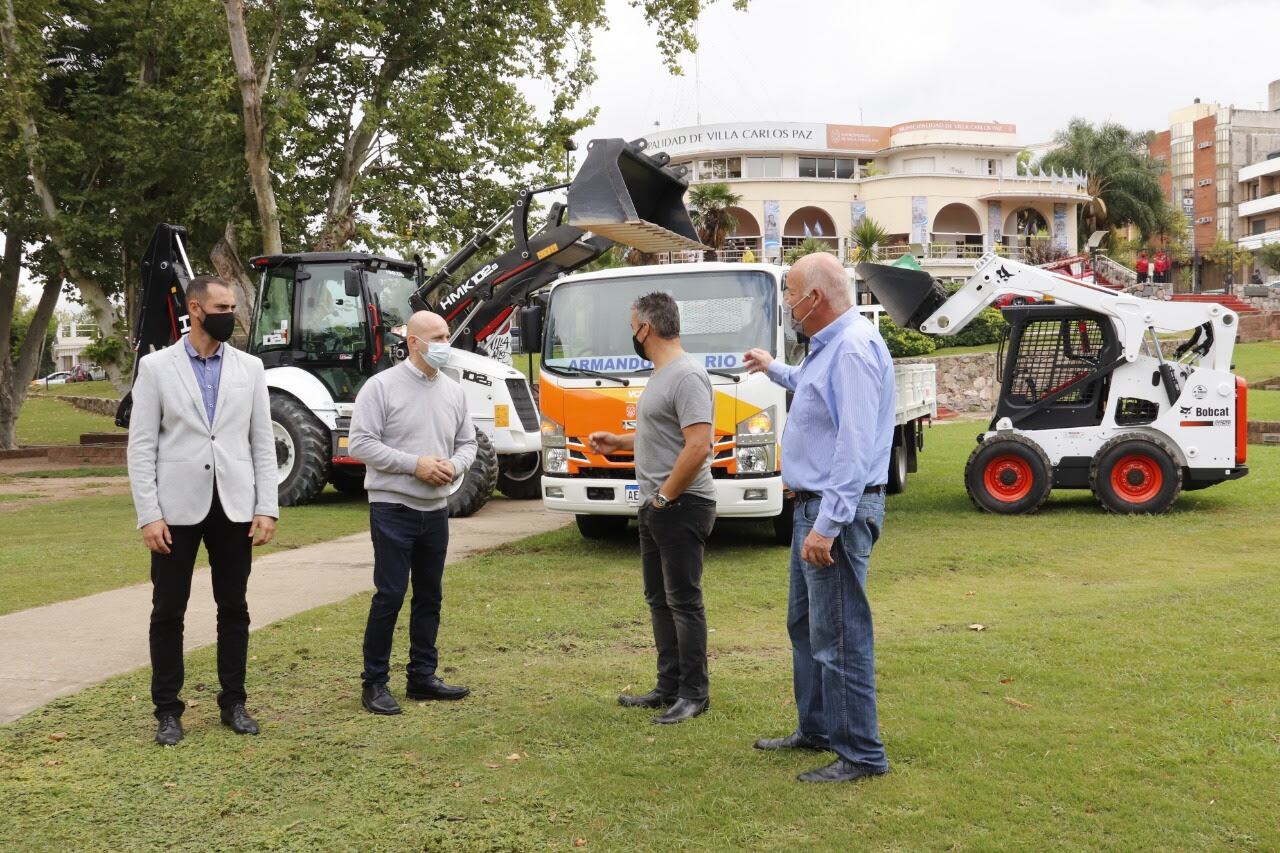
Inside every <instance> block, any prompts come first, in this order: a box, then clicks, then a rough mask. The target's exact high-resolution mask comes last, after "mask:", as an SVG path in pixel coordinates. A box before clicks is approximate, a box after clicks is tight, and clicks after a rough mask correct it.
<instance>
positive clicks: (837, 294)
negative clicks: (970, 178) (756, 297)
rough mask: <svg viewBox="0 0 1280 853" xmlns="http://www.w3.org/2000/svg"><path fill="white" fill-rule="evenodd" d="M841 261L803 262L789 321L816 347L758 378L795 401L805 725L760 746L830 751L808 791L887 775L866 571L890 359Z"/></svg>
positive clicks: (752, 356)
mask: <svg viewBox="0 0 1280 853" xmlns="http://www.w3.org/2000/svg"><path fill="white" fill-rule="evenodd" d="M851 291H852V288H851V287H850V285H849V280H848V276H847V274H846V272H845V270H844V268H843V267H842V266H841V265H840V262H839V261H838V260H836V258H835V256H833V255H829V254H825V253H820V254H813V255H807V256H806V257H804V258H801V259H800V260H799V261H798V262H796V264H795V266H793V267H792V268H791V272H790V274H789V276H788V280H787V291H786V295H785V299H786V302H787V305H788V307H789V308H790V309H791V318H792V319H791V322H792V325H793V326H794V327H795V328H796V330H797V331H799V332H803V333H804V334H805V335H808V336H809V338H810V351H809V355H808V357H807V358H806V359H805V360H804V362H803V363H801V364H800V365H799V366H796V367H791V366H788V365H785V364H782V363H781V362H778V361H774V360H773V358H772V357H771V356H770V355H769V353H767V352H765V351H764V350H752V351H751V352H749V353H747V355H746V359H747V363H748V365H749V367H750V368H751V370H752V371H765V372H767V374H768V376H769V378H770V379H772V380H773V381H774V382H776V383H778V384H779V385H781V386H783V387H784V388H786V389H788V390H790V391H793V392H794V393H795V396H794V398H793V401H792V404H791V410H790V412H789V413H788V418H787V426H786V429H785V431H784V433H783V436H782V476H783V479H784V480H785V481H786V483H787V485H788V486H789V487H790V488H791V490H792V491H794V492H795V495H796V499H795V521H794V528H793V534H792V539H791V591H790V597H789V601H788V606H787V628H788V632H789V633H790V635H791V648H792V666H793V669H794V680H795V695H796V709H797V711H798V712H799V716H800V725H799V727H798V728H797V729H796V731H794V732H792V733H791V734H790V735H788V736H786V737H783V738H771V739H763V740H760V741H757V742H756V748H757V749H812V750H831V751H833V752H835V753H836V759H835V761H833V762H832V763H831V764H829V765H826V766H825V767H820V768H818V769H816V770H812V771H809V772H808V773H802V774H800V776H799V779H800V780H801V781H803V782H847V781H852V780H855V779H860V778H862V777H864V776H878V775H880V774H883V773H885V772H887V771H888V769H889V762H888V759H887V758H886V757H885V751H884V745H883V744H882V743H881V742H880V735H879V731H878V727H877V723H876V687H875V654H874V642H873V636H872V629H871V605H870V603H869V602H868V601H867V591H866V583H867V563H868V562H869V560H870V557H871V548H872V546H873V545H874V544H875V542H876V540H877V539H878V538H879V536H880V531H881V529H882V528H883V526H884V495H885V481H886V480H887V477H888V471H889V451H890V447H891V446H892V443H893V426H894V406H895V401H894V375H893V360H892V358H891V357H890V356H889V350H888V348H887V347H886V346H885V343H884V339H883V338H881V337H880V332H879V331H878V330H877V329H876V328H875V327H874V326H873V325H871V323H870V322H869V321H868V320H867V319H866V318H865V317H863V316H862V315H861V314H859V313H858V310H857V309H856V308H854V307H853V304H852V299H851Z"/></svg>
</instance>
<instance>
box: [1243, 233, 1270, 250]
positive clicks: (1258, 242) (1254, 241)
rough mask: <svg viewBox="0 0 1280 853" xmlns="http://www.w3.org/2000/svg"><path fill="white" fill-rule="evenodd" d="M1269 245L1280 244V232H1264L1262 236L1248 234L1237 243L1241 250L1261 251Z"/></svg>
mask: <svg viewBox="0 0 1280 853" xmlns="http://www.w3.org/2000/svg"><path fill="white" fill-rule="evenodd" d="M1267 243H1280V231H1264V232H1262V233H1261V234H1246V235H1244V236H1243V237H1241V238H1240V239H1239V241H1237V245H1238V246H1239V247H1240V248H1241V249H1249V250H1250V251H1252V250H1254V249H1261V248H1262V247H1263V246H1264V245H1266V244H1267Z"/></svg>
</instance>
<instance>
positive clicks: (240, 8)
mask: <svg viewBox="0 0 1280 853" xmlns="http://www.w3.org/2000/svg"><path fill="white" fill-rule="evenodd" d="M223 6H225V7H226V10H227V33H228V35H229V36H230V39H231V59H232V62H233V63H234V64H235V69H236V79H237V80H238V81H239V83H240V103H241V106H242V109H243V113H244V159H245V162H246V163H247V164H248V166H249V183H250V185H251V186H252V187H253V197H254V199H255V200H256V201H257V203H258V220H259V224H260V225H261V227H262V250H263V252H264V253H265V254H268V255H278V254H280V253H281V252H282V251H284V249H283V245H284V243H283V241H282V240H281V237H280V213H279V211H278V209H277V208H276V191H275V187H274V185H273V184H272V182H271V155H270V152H268V151H267V125H266V120H265V119H264V117H263V113H262V88H261V85H260V83H261V80H262V79H266V77H265V75H263V76H261V77H260V75H259V73H258V70H257V68H256V66H255V64H254V61H253V51H252V50H251V49H250V48H249V33H248V31H247V30H246V29H245V23H244V3H243V2H242V0H223Z"/></svg>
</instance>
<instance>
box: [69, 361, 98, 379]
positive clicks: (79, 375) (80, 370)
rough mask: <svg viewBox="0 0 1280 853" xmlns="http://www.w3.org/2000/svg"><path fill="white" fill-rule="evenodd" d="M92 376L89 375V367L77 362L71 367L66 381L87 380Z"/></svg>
mask: <svg viewBox="0 0 1280 853" xmlns="http://www.w3.org/2000/svg"><path fill="white" fill-rule="evenodd" d="M92 378H93V377H92V376H90V375H89V368H88V367H87V366H85V365H83V364H77V365H76V366H75V367H73V368H71V374H70V375H69V376H67V381H68V382H88V381H89V380H91V379H92Z"/></svg>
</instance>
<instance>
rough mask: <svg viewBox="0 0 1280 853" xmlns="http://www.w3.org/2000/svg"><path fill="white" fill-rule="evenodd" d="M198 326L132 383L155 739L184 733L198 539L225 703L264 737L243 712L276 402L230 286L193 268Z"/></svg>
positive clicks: (241, 725)
mask: <svg viewBox="0 0 1280 853" xmlns="http://www.w3.org/2000/svg"><path fill="white" fill-rule="evenodd" d="M186 296H187V310H188V312H189V316H190V319H191V331H190V332H189V333H188V334H187V335H185V336H184V337H183V338H182V339H181V340H180V341H178V342H177V343H175V344H174V345H172V346H170V347H166V348H165V349H162V350H157V351H156V352H152V353H149V354H147V355H146V356H144V357H143V358H142V359H140V360H139V362H138V374H137V376H136V377H135V378H134V383H133V413H132V416H131V419H130V423H129V481H130V486H131V487H132V489H133V505H134V509H135V510H136V511H137V514H138V528H139V529H140V530H141V531H142V540H143V542H144V543H145V544H146V546H147V548H148V549H149V550H150V551H151V584H152V596H151V601H152V608H151V669H152V675H151V700H152V702H153V703H154V705H155V716H156V720H157V723H158V725H157V729H156V742H157V743H159V744H162V745H172V744H175V743H177V742H178V741H180V740H182V737H183V730H182V723H181V717H182V712H183V710H184V709H185V707H186V706H185V705H184V704H183V702H182V700H181V699H179V698H178V694H179V692H180V691H181V690H182V681H183V674H184V673H183V661H182V628H183V617H184V616H185V615H186V611H187V599H188V597H189V596H190V594H191V574H192V570H193V569H194V567H195V560H196V552H197V551H198V550H199V548H200V543H201V542H202V541H203V542H204V545H205V549H206V550H207V551H208V555H209V567H210V569H211V570H212V575H213V595H214V599H215V600H216V601H217V604H218V680H219V682H220V683H221V686H222V691H221V692H220V693H219V694H218V706H219V707H220V708H221V709H222V722H223V723H224V724H225V725H227V726H229V727H230V728H231V729H232V730H233V731H235V732H236V733H237V734H257V733H258V724H257V723H256V722H254V720H253V718H252V717H250V716H249V715H248V713H246V711H245V707H244V703H245V691H244V676H245V662H246V658H247V656H248V650H249V607H248V604H247V603H246V601H245V590H246V588H247V587H248V583H249V567H250V563H251V560H252V555H251V547H250V545H251V543H252V545H263V544H266V543H267V542H269V541H271V537H272V536H273V535H274V534H275V524H276V519H277V518H278V517H279V515H280V512H279V509H278V502H277V493H276V490H277V483H276V455H275V443H274V440H273V437H272V431H271V404H270V400H269V398H268V396H267V382H266V375H265V374H264V372H263V369H262V362H261V361H260V360H259V359H258V358H257V357H255V356H251V355H248V354H247V353H243V352H241V351H239V350H237V349H234V348H232V347H230V346H227V344H226V341H227V340H228V339H230V337H231V332H232V329H233V328H234V326H235V308H236V299H235V294H233V293H232V292H231V288H229V287H227V286H226V285H225V284H224V283H223V282H222V281H221V280H219V279H217V278H215V277H213V276H208V275H202V276H197V277H196V278H194V279H192V280H191V283H190V285H188V287H187V294H186Z"/></svg>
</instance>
